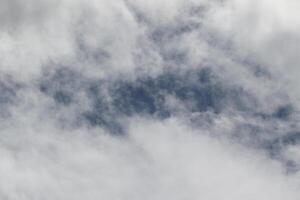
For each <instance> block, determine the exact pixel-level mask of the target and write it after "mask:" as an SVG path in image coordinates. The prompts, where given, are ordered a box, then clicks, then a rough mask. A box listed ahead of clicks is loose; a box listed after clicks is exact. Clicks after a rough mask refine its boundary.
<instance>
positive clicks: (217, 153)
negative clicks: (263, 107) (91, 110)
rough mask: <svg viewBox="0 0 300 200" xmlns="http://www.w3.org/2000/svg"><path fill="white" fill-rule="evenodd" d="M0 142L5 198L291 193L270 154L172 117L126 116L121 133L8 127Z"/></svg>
mask: <svg viewBox="0 0 300 200" xmlns="http://www.w3.org/2000/svg"><path fill="white" fill-rule="evenodd" d="M8 131H9V132H5V131H3V133H2V141H1V146H2V147H1V150H0V152H1V167H0V174H1V177H3V179H1V196H2V197H3V198H6V199H20V198H23V199H40V198H45V199H54V198H55V199H82V198H85V199H95V198H109V199H127V198H130V199H140V198H146V199H164V198H174V199H183V198H189V199H198V198H207V199H240V198H242V197H246V198H255V199H257V198H258V199H260V198H267V199H278V200H279V199H283V198H288V199H297V198H298V197H299V193H298V191H297V187H296V185H295V183H294V182H293V180H290V178H288V177H286V176H285V175H284V174H283V172H282V169H281V168H280V166H278V165H277V164H276V163H274V162H272V161H271V160H270V159H269V158H266V157H264V156H260V155H259V154H257V153H255V152H249V151H247V150H245V149H243V148H242V147H241V146H238V145H232V144H228V143H222V142H221V141H216V140H214V139H212V138H210V137H209V136H208V135H207V134H208V133H205V132H201V131H195V130H191V129H190V128H189V127H186V126H185V125H183V124H181V123H180V122H179V121H177V120H176V119H170V120H167V121H164V122H162V121H160V122H158V121H153V120H141V119H132V120H130V122H129V132H128V136H127V137H126V138H116V137H113V136H111V135H106V134H101V133H103V132H102V131H101V130H99V129H98V130H88V129H85V128H83V129H77V130H75V131H72V132H70V131H68V130H62V129H57V128H54V127H53V126H47V125H45V126H44V128H43V129H42V130H41V129H40V128H39V127H34V126H31V127H26V128H25V127H23V126H22V127H14V128H9V129H8Z"/></svg>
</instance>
